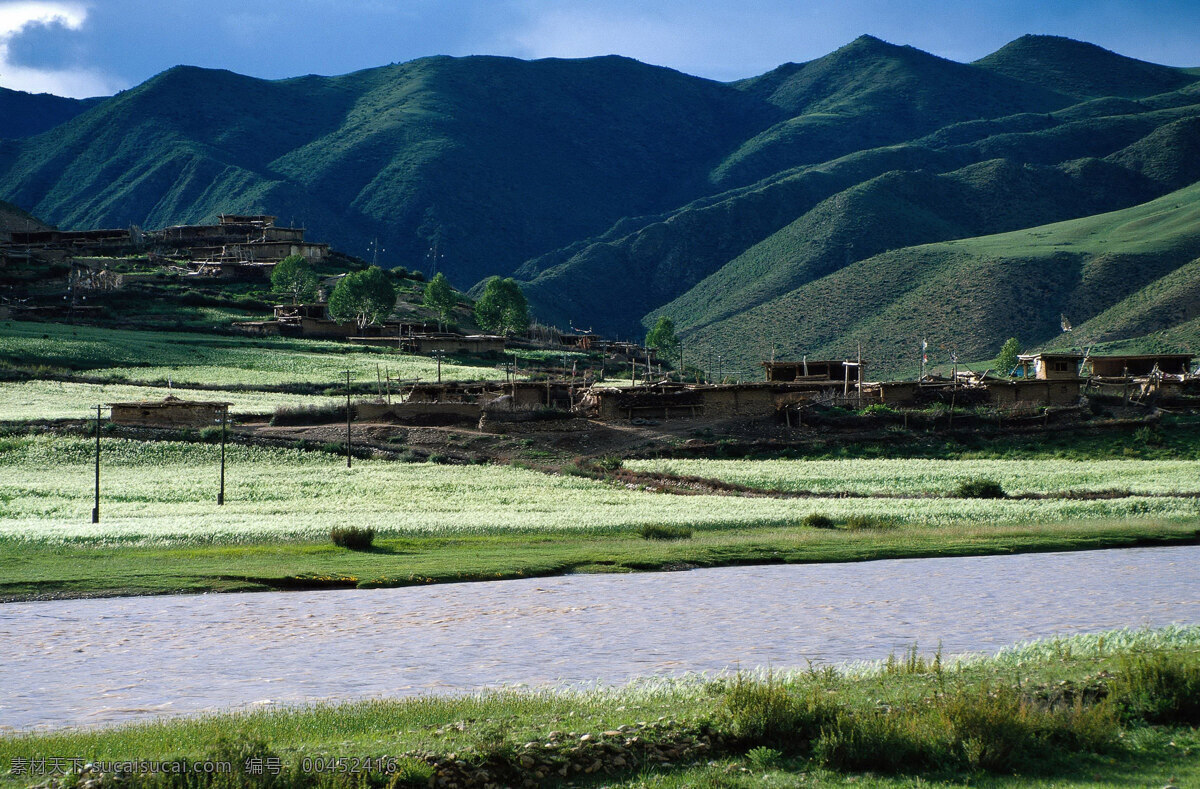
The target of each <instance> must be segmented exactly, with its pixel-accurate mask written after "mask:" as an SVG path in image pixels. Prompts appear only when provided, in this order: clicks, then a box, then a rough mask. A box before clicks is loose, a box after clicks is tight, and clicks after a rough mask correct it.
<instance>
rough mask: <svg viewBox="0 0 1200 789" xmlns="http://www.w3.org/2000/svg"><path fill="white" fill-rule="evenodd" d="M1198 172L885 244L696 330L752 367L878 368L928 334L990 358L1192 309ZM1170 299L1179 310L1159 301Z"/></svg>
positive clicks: (696, 347) (903, 360)
mask: <svg viewBox="0 0 1200 789" xmlns="http://www.w3.org/2000/svg"><path fill="white" fill-rule="evenodd" d="M1197 256H1200V184H1198V185H1193V186H1190V187H1187V188H1185V189H1182V190H1180V191H1177V192H1173V193H1171V194H1169V195H1166V196H1164V197H1161V198H1159V199H1157V200H1153V201H1151V202H1148V203H1145V204H1142V205H1139V206H1135V207H1133V208H1128V209H1124V210H1121V211H1116V212H1111V213H1107V214H1100V215H1096V216H1090V217H1086V218H1083V219H1076V220H1070V221H1067V222H1061V223H1056V224H1052V225H1045V226H1041V227H1036V228H1030V229H1026V230H1019V231H1014V232H1010V233H1004V234H998V235H992V236H982V237H976V238H969V239H962V240H957V241H948V242H942V243H937V244H928V245H923V246H913V247H908V248H905V249H899V250H895V251H891V252H885V253H883V254H880V255H876V256H873V257H870V258H867V259H866V260H862V261H859V262H856V263H854V264H852V265H850V266H846V267H844V268H842V269H840V270H838V271H837V272H835V273H833V274H831V275H829V276H827V277H823V278H821V279H818V280H814V281H812V282H809V283H806V284H805V285H804V286H802V287H800V288H797V289H796V290H793V291H791V292H789V293H786V294H784V295H782V296H780V297H778V298H776V299H772V300H771V301H769V302H766V303H763V304H760V305H758V306H756V307H755V308H753V309H751V310H748V311H745V312H742V313H739V314H738V315H735V316H733V317H731V318H729V319H727V320H724V321H720V322H717V323H714V324H711V325H709V326H706V327H704V328H703V329H700V330H698V331H696V332H694V333H693V334H692V335H691V336H690V337H689V338H688V342H689V344H690V346H691V348H692V349H693V352H694V353H699V354H700V355H701V356H703V355H704V354H706V353H708V352H710V351H712V352H716V350H715V349H718V348H719V349H722V352H723V353H725V354H726V356H725V358H726V359H732V360H733V361H732V362H731V363H730V364H731V365H732V366H735V367H736V366H738V365H740V366H741V367H742V368H745V369H746V370H749V369H750V368H751V367H752V366H753V364H754V362H756V361H757V360H758V359H759V358H762V355H763V353H764V350H766V351H768V352H769V350H770V348H771V347H772V346H774V347H775V349H776V353H777V355H789V356H790V355H798V354H802V353H807V354H810V355H815V356H818V357H825V356H835V357H836V356H845V355H851V354H855V353H857V352H858V347H859V345H860V343H861V347H862V348H863V352H864V355H865V356H866V357H867V358H868V359H869V360H870V362H871V363H872V365H873V366H874V368H875V369H876V370H877V371H887V370H896V369H900V368H903V367H906V366H907V367H911V366H912V365H911V361H912V360H913V359H915V358H916V353H917V347H918V346H919V344H920V341H921V340H922V338H926V339H928V340H929V342H930V345H931V347H932V348H933V355H934V358H935V359H937V360H939V361H944V360H945V359H946V358H947V357H948V355H949V353H950V352H951V351H954V352H957V353H958V354H959V356H960V357H961V358H964V359H967V358H975V359H978V358H987V357H989V356H991V355H993V354H994V353H995V352H996V350H997V349H998V347H999V341H998V340H997V338H1001V339H1002V338H1004V337H1007V336H1010V335H1012V334H1016V335H1017V336H1019V337H1020V338H1021V339H1022V342H1023V343H1024V344H1026V345H1029V346H1032V345H1039V344H1044V343H1051V344H1052V343H1054V342H1055V341H1056V340H1057V339H1058V336H1059V335H1060V334H1061V328H1060V325H1059V320H1060V316H1062V315H1067V316H1068V318H1069V320H1071V321H1072V323H1073V324H1074V325H1075V326H1076V327H1077V328H1076V329H1075V331H1074V332H1073V333H1072V337H1071V340H1072V342H1073V343H1078V342H1083V341H1086V342H1092V341H1097V340H1103V339H1108V338H1110V337H1111V336H1113V335H1114V334H1116V333H1120V332H1124V331H1136V332H1148V331H1156V330H1160V328H1163V327H1168V326H1172V325H1176V324H1178V323H1181V322H1185V321H1188V320H1191V319H1193V318H1194V316H1195V306H1194V305H1195V303H1196V302H1197V301H1198V300H1200V279H1195V278H1194V277H1193V274H1195V273H1196V269H1195V263H1194V261H1195V260H1196V258H1197ZM1165 309H1171V310H1174V312H1173V313H1171V315H1172V317H1171V318H1167V313H1164V312H1162V311H1161V310H1165Z"/></svg>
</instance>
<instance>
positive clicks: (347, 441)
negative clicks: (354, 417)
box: [346, 370, 352, 468]
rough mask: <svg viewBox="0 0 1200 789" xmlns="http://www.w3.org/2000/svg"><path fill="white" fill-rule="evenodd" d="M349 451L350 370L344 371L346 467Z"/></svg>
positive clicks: (349, 461)
mask: <svg viewBox="0 0 1200 789" xmlns="http://www.w3.org/2000/svg"><path fill="white" fill-rule="evenodd" d="M351 456H352V455H351V451H350V371H349V370H347V371H346V468H350V467H351V465H350V464H351Z"/></svg>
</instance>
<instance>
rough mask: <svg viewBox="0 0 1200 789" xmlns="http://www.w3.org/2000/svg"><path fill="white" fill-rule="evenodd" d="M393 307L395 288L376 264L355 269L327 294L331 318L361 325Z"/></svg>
mask: <svg viewBox="0 0 1200 789" xmlns="http://www.w3.org/2000/svg"><path fill="white" fill-rule="evenodd" d="M395 307H396V288H395V286H394V285H392V281H391V280H390V279H388V276H387V274H384V273H383V269H381V268H379V266H371V267H370V268H369V269H367V270H366V271H355V272H354V273H352V274H347V275H346V276H344V277H342V281H341V282H339V283H338V285H337V287H336V288H334V289H333V293H332V294H331V295H330V296H329V314H330V316H332V317H333V319H334V320H335V321H354V322H355V323H357V324H358V328H359V329H362V328H364V327H366V326H368V325H369V324H372V323H380V322H382V321H383V320H384V319H385V318H387V316H388V315H390V314H391V312H392V310H393V309H395Z"/></svg>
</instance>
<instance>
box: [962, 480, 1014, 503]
mask: <svg viewBox="0 0 1200 789" xmlns="http://www.w3.org/2000/svg"><path fill="white" fill-rule="evenodd" d="M954 493H955V495H956V496H957V497H958V498H960V499H1002V498H1004V497H1005V495H1006V494H1005V493H1004V488H1002V487H1000V483H999V482H997V481H996V480H994V479H987V478H985V477H978V478H976V479H968V480H963V481H962V482H960V483H959V485H958V488H957V489H956V490H955V492H954Z"/></svg>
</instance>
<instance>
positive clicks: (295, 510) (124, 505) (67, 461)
mask: <svg viewBox="0 0 1200 789" xmlns="http://www.w3.org/2000/svg"><path fill="white" fill-rule="evenodd" d="M92 452H93V444H92V442H91V441H90V440H89V439H87V438H83V437H64V436H55V435H49V434H39V435H33V436H28V435H19V436H10V437H6V438H0V540H15V541H18V542H40V543H64V544H86V543H105V544H107V543H126V544H128V543H136V544H174V543H179V544H188V543H194V544H213V543H240V542H252V541H260V540H264V539H266V540H275V539H284V540H292V539H325V538H326V537H327V536H328V533H329V530H330V528H332V527H334V526H346V525H355V526H361V527H371V528H374V529H376V530H377V531H378V532H379V533H380V534H381V535H404V534H414V535H416V534H420V535H439V534H444V535H451V536H452V535H454V534H474V535H478V534H491V533H499V532H512V531H528V532H531V533H532V532H541V531H554V532H559V533H562V532H566V533H578V534H607V533H621V532H626V531H630V530H634V529H639V528H641V527H642V526H645V525H667V526H687V527H693V528H696V529H699V530H720V529H738V528H752V527H793V526H796V527H801V526H803V523H804V519H805V517H806V516H808V515H810V514H813V513H820V514H824V515H828V516H830V517H832V518H849V517H851V516H875V517H879V518H882V519H887V521H888V522H889V523H893V524H896V525H902V524H903V525H915V526H920V527H927V528H929V529H930V530H937V529H952V530H953V529H958V530H961V529H964V528H967V529H980V528H984V529H986V528H991V527H994V526H1002V525H1006V524H1012V525H1021V524H1025V525H1027V524H1037V523H1050V522H1064V521H1069V522H1074V521H1087V520H1094V519H1100V520H1112V521H1118V520H1122V519H1156V520H1166V521H1188V520H1192V519H1195V518H1197V517H1200V502H1197V500H1195V499H1191V498H1176V497H1160V498H1143V497H1130V498H1122V499H1112V500H1099V501H1081V500H1053V501H1024V500H981V499H838V498H828V499H825V498H812V499H800V500H797V499H777V498H768V497H762V498H745V497H739V496H715V495H714V496H674V495H666V494H661V493H655V492H650V491H645V490H639V489H629V488H627V487H625V486H623V485H613V484H609V483H606V482H601V481H596V480H592V479H586V478H580V477H573V476H556V475H547V474H543V473H541V472H536V471H532V470H526V469H519V468H513V467H510V466H496V465H493V466H480V465H473V466H446V465H437V464H433V463H397V462H394V461H384V460H366V459H364V460H355V462H354V467H353V468H352V469H347V468H346V466H345V460H344V458H342V457H339V456H338V455H336V454H333V453H329V452H322V451H317V450H304V449H276V448H270V449H268V448H261V447H244V446H231V447H230V448H229V454H228V466H227V477H226V505H225V506H224V507H217V506H215V499H216V492H217V484H218V453H219V449H218V448H217V447H216V446H215V445H212V444H205V443H198V442H197V443H185V442H136V441H129V440H124V439H117V438H109V437H105V438H104V439H103V440H102V470H101V482H102V496H101V512H102V521H101V523H100V524H98V525H93V524H91V523H90V517H89V516H90V512H91V507H92ZM851 462H853V461H851ZM804 528H808V527H804Z"/></svg>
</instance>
